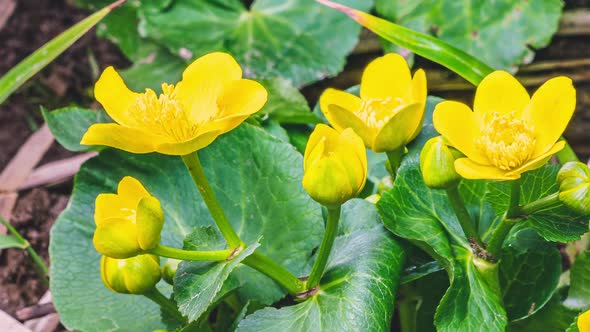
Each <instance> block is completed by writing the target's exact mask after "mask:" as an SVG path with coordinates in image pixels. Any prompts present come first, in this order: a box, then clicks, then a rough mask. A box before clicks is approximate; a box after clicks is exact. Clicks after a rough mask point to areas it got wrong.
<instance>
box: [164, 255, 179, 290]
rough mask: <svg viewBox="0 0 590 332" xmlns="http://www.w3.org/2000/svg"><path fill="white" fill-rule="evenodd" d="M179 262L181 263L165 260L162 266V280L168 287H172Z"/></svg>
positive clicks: (175, 260) (176, 260)
mask: <svg viewBox="0 0 590 332" xmlns="http://www.w3.org/2000/svg"><path fill="white" fill-rule="evenodd" d="M180 262H182V261H181V260H178V259H174V258H168V259H166V263H164V266H162V278H163V279H164V281H166V282H167V283H169V284H170V285H174V275H175V274H176V270H177V269H178V264H180Z"/></svg>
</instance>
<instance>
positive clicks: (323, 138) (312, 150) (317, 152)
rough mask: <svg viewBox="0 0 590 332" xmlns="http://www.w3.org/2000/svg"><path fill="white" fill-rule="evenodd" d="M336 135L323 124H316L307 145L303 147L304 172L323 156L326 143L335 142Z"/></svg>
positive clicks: (334, 131)
mask: <svg viewBox="0 0 590 332" xmlns="http://www.w3.org/2000/svg"><path fill="white" fill-rule="evenodd" d="M337 140H338V133H337V132H336V130H334V129H332V128H330V127H329V126H326V125H325V124H318V125H317V126H315V128H314V130H313V132H312V133H311V135H309V139H308V140H307V145H306V146H305V152H304V154H303V170H306V169H307V168H308V167H309V166H311V165H312V164H313V163H314V161H316V160H317V159H318V157H321V156H323V154H324V150H325V146H326V142H328V141H330V142H331V141H337Z"/></svg>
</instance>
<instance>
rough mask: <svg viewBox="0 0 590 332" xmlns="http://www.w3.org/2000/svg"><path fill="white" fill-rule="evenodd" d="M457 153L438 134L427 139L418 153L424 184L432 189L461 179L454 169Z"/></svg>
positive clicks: (450, 184) (447, 186) (441, 187)
mask: <svg viewBox="0 0 590 332" xmlns="http://www.w3.org/2000/svg"><path fill="white" fill-rule="evenodd" d="M459 155H460V153H459V152H458V151H456V150H455V149H453V148H450V147H449V146H447V145H446V144H445V142H444V140H443V138H442V137H440V136H438V137H433V138H431V139H430V140H428V141H427V142H426V144H424V147H423V148H422V152H421V153H420V169H421V170H422V177H423V178H424V183H425V184H426V186H428V187H429V188H434V189H447V188H451V187H454V186H456V185H457V183H459V180H461V176H460V175H459V174H457V172H456V171H455V158H457V157H459Z"/></svg>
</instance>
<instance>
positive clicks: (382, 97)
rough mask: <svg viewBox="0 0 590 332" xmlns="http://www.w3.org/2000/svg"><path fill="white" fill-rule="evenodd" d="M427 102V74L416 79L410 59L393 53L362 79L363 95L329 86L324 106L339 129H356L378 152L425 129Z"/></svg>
mask: <svg viewBox="0 0 590 332" xmlns="http://www.w3.org/2000/svg"><path fill="white" fill-rule="evenodd" d="M425 105H426V75H425V74H424V71H423V70H422V69H420V70H418V71H416V73H415V74H414V78H413V79H412V75H411V73H410V69H409V68H408V64H407V63H406V60H405V59H404V58H403V57H402V56H401V55H399V54H395V53H391V54H387V55H385V56H383V57H380V58H377V59H375V60H374V61H372V62H371V63H370V64H369V65H368V66H367V68H366V69H365V71H364V72H363V77H362V78H361V88H360V98H359V97H357V96H355V95H352V94H350V93H347V92H344V91H340V90H335V89H327V90H326V91H325V92H324V93H323V94H322V96H321V97H320V108H321V110H322V112H323V113H324V115H325V116H326V118H328V121H330V124H331V125H332V126H333V127H334V128H336V130H338V131H342V130H344V129H346V128H352V129H353V130H354V131H355V132H356V133H357V134H358V135H359V136H360V137H361V138H362V139H363V141H364V143H365V145H366V146H367V148H369V149H371V150H373V151H375V152H387V151H393V150H396V149H399V148H403V147H404V146H405V145H406V144H408V143H409V142H410V141H411V140H413V139H414V138H415V137H416V136H417V135H418V134H419V133H420V130H421V129H422V122H423V120H424V107H425Z"/></svg>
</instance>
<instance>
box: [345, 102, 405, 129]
mask: <svg viewBox="0 0 590 332" xmlns="http://www.w3.org/2000/svg"><path fill="white" fill-rule="evenodd" d="M401 104H402V100H401V99H400V98H392V97H387V98H371V99H366V100H363V101H362V102H361V108H360V109H359V110H358V111H357V112H356V115H357V116H358V117H359V118H360V119H361V120H362V121H363V122H364V123H365V124H366V125H367V126H368V127H370V128H376V129H381V128H382V127H383V126H384V125H385V124H386V123H387V121H389V119H391V118H392V117H393V116H394V115H395V113H397V111H396V109H397V108H398V106H399V105H401Z"/></svg>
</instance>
